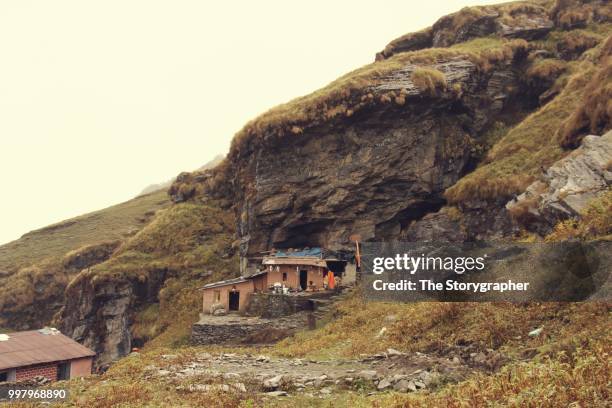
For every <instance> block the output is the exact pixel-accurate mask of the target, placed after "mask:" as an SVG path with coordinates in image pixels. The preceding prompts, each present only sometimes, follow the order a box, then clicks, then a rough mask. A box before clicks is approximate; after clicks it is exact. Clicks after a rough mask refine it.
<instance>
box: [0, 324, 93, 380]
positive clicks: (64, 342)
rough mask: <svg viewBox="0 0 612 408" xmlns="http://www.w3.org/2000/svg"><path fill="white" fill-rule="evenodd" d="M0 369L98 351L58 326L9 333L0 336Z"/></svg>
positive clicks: (91, 354)
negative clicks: (61, 331) (56, 327)
mask: <svg viewBox="0 0 612 408" xmlns="http://www.w3.org/2000/svg"><path fill="white" fill-rule="evenodd" d="M5 336H8V340H4V341H2V339H0V370H5V369H7V368H16V367H24V366H30V365H34V364H43V363H51V362H55V361H66V360H73V359H76V358H83V357H93V356H95V355H96V353H95V352H93V351H92V350H90V349H88V348H87V347H85V346H83V345H81V344H79V343H77V342H76V341H74V340H72V339H71V338H69V337H66V336H64V335H63V334H61V333H60V332H59V331H57V330H53V329H42V330H32V331H23V332H16V333H7V334H6V335H2V336H0V337H2V338H6V337H5Z"/></svg>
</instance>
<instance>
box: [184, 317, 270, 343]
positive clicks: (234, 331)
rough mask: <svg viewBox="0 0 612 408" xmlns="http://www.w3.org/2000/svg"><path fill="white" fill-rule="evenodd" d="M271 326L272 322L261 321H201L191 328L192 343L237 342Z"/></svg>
mask: <svg viewBox="0 0 612 408" xmlns="http://www.w3.org/2000/svg"><path fill="white" fill-rule="evenodd" d="M269 327H270V323H268V322H265V321H261V322H255V323H246V322H237V323H234V324H232V323H225V324H218V323H205V322H199V323H196V324H194V325H193V327H192V329H191V343H192V344H236V343H241V342H242V341H243V340H244V339H245V338H247V337H249V336H250V335H251V334H254V333H256V332H258V331H261V330H265V329H267V328H269Z"/></svg>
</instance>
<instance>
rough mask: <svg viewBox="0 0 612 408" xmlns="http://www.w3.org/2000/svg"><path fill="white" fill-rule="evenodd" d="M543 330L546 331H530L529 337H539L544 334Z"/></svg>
mask: <svg viewBox="0 0 612 408" xmlns="http://www.w3.org/2000/svg"><path fill="white" fill-rule="evenodd" d="M542 330H544V327H538V328H537V329H535V330H532V331H530V332H529V337H538V336H539V335H540V333H542Z"/></svg>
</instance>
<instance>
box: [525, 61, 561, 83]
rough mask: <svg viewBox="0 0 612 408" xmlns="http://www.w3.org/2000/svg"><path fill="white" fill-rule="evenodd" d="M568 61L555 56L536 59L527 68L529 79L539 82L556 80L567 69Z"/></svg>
mask: <svg viewBox="0 0 612 408" xmlns="http://www.w3.org/2000/svg"><path fill="white" fill-rule="evenodd" d="M566 67H567V63H566V62H565V61H561V60H558V59H554V58H546V59H541V60H537V61H535V62H534V63H533V64H532V65H531V66H530V67H529V69H528V70H527V77H528V79H529V80H530V81H531V82H532V83H534V84H539V83H541V82H543V81H545V82H554V81H555V80H556V79H557V78H558V77H559V76H560V75H561V74H562V73H563V72H564V71H565V69H566Z"/></svg>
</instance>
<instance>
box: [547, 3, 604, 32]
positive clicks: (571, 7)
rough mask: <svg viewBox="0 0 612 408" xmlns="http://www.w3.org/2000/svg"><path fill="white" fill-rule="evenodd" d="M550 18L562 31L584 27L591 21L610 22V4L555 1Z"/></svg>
mask: <svg viewBox="0 0 612 408" xmlns="http://www.w3.org/2000/svg"><path fill="white" fill-rule="evenodd" d="M551 17H552V19H553V20H554V21H555V23H556V25H557V26H559V27H561V28H563V29H571V28H575V27H585V26H586V25H587V24H589V23H591V22H593V21H599V22H606V21H610V20H612V4H610V2H608V1H589V0H586V1H584V0H557V1H556V3H555V5H554V7H553V8H552V10H551Z"/></svg>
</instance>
